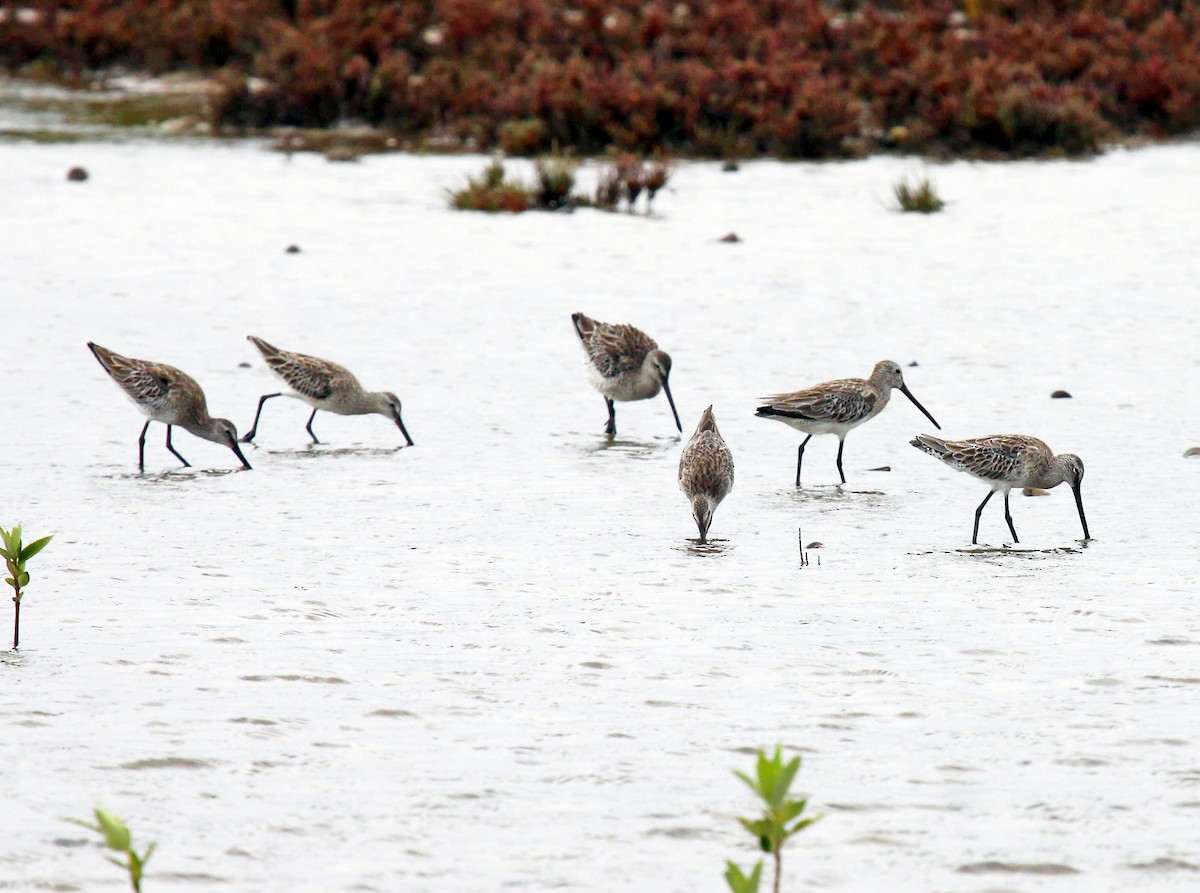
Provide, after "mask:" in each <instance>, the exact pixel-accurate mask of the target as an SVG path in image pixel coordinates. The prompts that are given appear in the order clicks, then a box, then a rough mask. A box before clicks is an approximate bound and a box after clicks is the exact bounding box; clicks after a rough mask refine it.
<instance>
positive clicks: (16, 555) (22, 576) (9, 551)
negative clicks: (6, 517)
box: [0, 524, 53, 651]
mask: <svg viewBox="0 0 1200 893" xmlns="http://www.w3.org/2000/svg"><path fill="white" fill-rule="evenodd" d="M0 537H2V538H3V540H4V546H3V548H0V556H3V558H4V564H5V566H6V567H7V568H8V576H7V577H6V578H5V580H4V582H5V583H7V584H8V585H9V586H11V587H12V588H13V597H12V600H13V651H16V650H17V646H18V645H19V644H20V642H21V596H22V595H24V594H25V593H24V592H23V591H22V590H23V589H24V588H25V587H26V586H28V585H29V572H28V571H26V570H25V562H27V561H28V560H29V559H30V558H32V557H33V556H34V555H36V554H37V553H38V552H40V551H42V549H44V548H46V544H47V543H49V542H50V540H51V539H53V537H52V536H44V537H42V538H41V539H40V540H34V541H33V542H32V543H30V544H29V545H28V546H26V545H24V544H23V543H22V542H21V525H20V524H18V525H17V526H16V527H14V528H13V529H12V530H5V529H4V528H3V527H0Z"/></svg>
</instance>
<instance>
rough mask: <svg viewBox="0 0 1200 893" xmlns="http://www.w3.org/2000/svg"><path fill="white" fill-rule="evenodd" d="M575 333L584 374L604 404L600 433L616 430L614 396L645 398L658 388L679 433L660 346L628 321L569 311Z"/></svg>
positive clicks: (666, 364)
mask: <svg viewBox="0 0 1200 893" xmlns="http://www.w3.org/2000/svg"><path fill="white" fill-rule="evenodd" d="M571 321H572V322H574V323H575V334H576V335H578V336H579V341H580V343H581V344H582V345H583V349H584V352H585V353H587V358H588V362H587V366H588V377H589V379H590V380H591V382H592V387H594V388H595V389H596V390H597V391H599V392H600V394H601V395H602V396H603V397H604V405H605V406H606V407H608V423H607V424H606V425H605V426H604V433H605V434H607V435H609V436H610V437H611V436H615V435H616V433H617V412H616V408H615V407H614V405H613V401H614V400H619V401H621V402H626V401H629V400H648V399H649V398H651V397H655V396H657V395H658V392H659V391H660V390H661V391H663V392H664V393H665V394H666V395H667V402H668V403H670V404H671V414H672V415H673V416H675V427H676V428H677V429H678V430H679V433H681V434H682V433H683V425H682V424H680V422H679V413H678V412H676V411H675V398H673V397H672V396H671V386H670V385H669V384H668V382H667V380H668V379H669V378H670V376H671V358H670V356H668V355H667V352H666V351H664V350H660V349H659V347H658V342H657V341H655V340H654V339H653V338H651V337H650V336H649V335H647V334H646V333H645V332H643V331H642V330H641V329H635V328H634V327H633V326H628V325H612V324H610V323H606V322H597V321H596V320H594V319H592V318H590V317H588V316H584V315H583V314H582V313H572V314H571Z"/></svg>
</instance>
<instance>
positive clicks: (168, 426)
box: [167, 425, 192, 468]
mask: <svg viewBox="0 0 1200 893" xmlns="http://www.w3.org/2000/svg"><path fill="white" fill-rule="evenodd" d="M167 449H168V450H170V451H171V452H172V453H174V454H175V458H176V459H178V460H179V461H180V462H182V463H183V465H184V467H185V468H191V467H192V463H191V462H189V461H188V460H187V459H185V458H183V456H181V455H179V453H178V452H176V450H175V447H173V446H171V426H170V425H167Z"/></svg>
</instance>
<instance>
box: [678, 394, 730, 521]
mask: <svg viewBox="0 0 1200 893" xmlns="http://www.w3.org/2000/svg"><path fill="white" fill-rule="evenodd" d="M679 489H680V490H682V491H683V492H684V495H685V496H687V498H688V501H689V502H691V504H692V517H693V518H695V519H696V528H697V529H698V530H699V531H700V541H701V542H704V541H705V540H706V539H707V538H708V528H709V526H710V525H711V524H712V517H713V512H715V511H716V510H717V506H718V505H720V503H721V500H722V499H724V498H725V497H726V496H728V495H729V491H730V490H732V489H733V454H732V453H730V452H729V447H727V446H725V441H724V440H723V439H722V438H721V432H720V431H718V430H717V421H716V419H714V418H713V411H712V407H711V406H710V407H709V408H708V409H706V410H704V413H703V414H702V415H701V416H700V424H699V425H697V426H696V433H695V434H693V435H692V439H691V440H689V441H688V444H687V446H685V447H684V448H683V455H681V456H680V457H679Z"/></svg>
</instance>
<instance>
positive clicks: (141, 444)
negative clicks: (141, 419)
mask: <svg viewBox="0 0 1200 893" xmlns="http://www.w3.org/2000/svg"><path fill="white" fill-rule="evenodd" d="M149 430H150V422H149V420H147V421H146V424H144V425H142V436H141V437H139V438H138V471H141V472H145V470H146V432H147V431H149Z"/></svg>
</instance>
